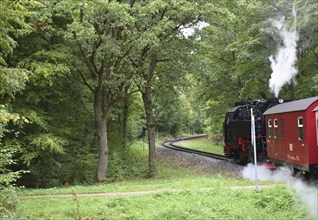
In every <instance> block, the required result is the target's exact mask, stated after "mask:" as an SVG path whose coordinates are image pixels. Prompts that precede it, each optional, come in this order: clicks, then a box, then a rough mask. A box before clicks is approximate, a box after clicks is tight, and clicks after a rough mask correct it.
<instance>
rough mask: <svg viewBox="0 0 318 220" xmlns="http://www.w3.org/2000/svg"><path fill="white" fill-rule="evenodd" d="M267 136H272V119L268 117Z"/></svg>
mask: <svg viewBox="0 0 318 220" xmlns="http://www.w3.org/2000/svg"><path fill="white" fill-rule="evenodd" d="M268 137H269V138H271V137H272V119H268Z"/></svg>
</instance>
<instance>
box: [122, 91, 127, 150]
mask: <svg viewBox="0 0 318 220" xmlns="http://www.w3.org/2000/svg"><path fill="white" fill-rule="evenodd" d="M128 88H129V86H127V87H126V88H125V93H126V96H125V97H124V106H123V120H122V143H123V147H126V144H127V122H128V113H129V97H128V96H127V93H128Z"/></svg>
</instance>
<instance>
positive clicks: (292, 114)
mask: <svg viewBox="0 0 318 220" xmlns="http://www.w3.org/2000/svg"><path fill="white" fill-rule="evenodd" d="M263 102H264V101H263ZM243 104H244V103H243ZM245 107H246V108H251V107H253V106H251V105H248V106H245ZM240 108H242V106H240V107H237V106H236V107H234V108H233V109H231V110H230V111H229V112H228V113H227V115H226V118H225V122H224V154H225V156H228V157H231V158H233V159H236V160H237V159H238V158H239V159H240V162H241V163H242V162H245V163H247V162H249V161H250V159H248V158H246V156H245V155H247V154H248V152H247V150H248V151H250V152H249V154H250V153H251V147H250V141H249V140H250V135H247V134H249V132H250V127H249V126H248V123H250V119H249V118H247V119H246V118H245V119H242V120H240V119H234V120H232V121H229V116H232V115H235V114H236V113H237V110H238V109H240ZM260 110H261V112H262V114H261V115H262V117H264V118H265V119H264V120H260V121H259V124H258V129H259V130H260V131H262V130H264V131H266V134H264V132H260V133H259V134H261V135H257V134H256V136H258V143H257V144H256V145H257V151H258V152H257V154H258V157H259V158H260V159H263V161H269V162H270V163H272V164H280V165H287V166H289V167H291V168H293V169H294V170H295V171H303V172H305V173H307V174H309V175H315V176H318V96H316V97H312V98H307V99H300V100H296V101H290V102H285V103H281V104H279V103H278V102H276V103H275V102H274V103H273V104H271V105H269V106H268V108H262V109H260ZM262 117H258V118H259V119H262ZM230 119H232V118H230ZM256 133H257V132H256ZM241 134H242V135H241ZM242 140H243V143H242ZM241 155H244V156H245V157H244V160H241ZM260 155H261V156H260Z"/></svg>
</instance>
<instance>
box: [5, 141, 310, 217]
mask: <svg viewBox="0 0 318 220" xmlns="http://www.w3.org/2000/svg"><path fill="white" fill-rule="evenodd" d="M133 148H136V149H134V150H135V152H136V155H142V157H144V156H146V155H147V152H144V150H143V149H142V148H140V146H137V145H135V146H133ZM137 159H138V158H137ZM138 160H140V161H143V162H142V163H146V162H147V160H146V158H139V159H138ZM135 162H136V163H137V164H134V165H135V166H140V165H139V164H138V163H139V162H138V161H135ZM142 169H144V168H142ZM143 176H145V175H136V176H135V177H131V176H129V178H127V179H124V180H121V181H117V182H112V183H103V184H96V185H89V186H84V185H82V186H80V185H79V186H69V187H60V188H51V189H33V190H30V189H21V190H18V191H17V194H18V195H21V196H25V195H53V194H73V193H74V194H80V193H99V192H100V193H101V192H131V191H147V190H157V191H160V192H157V193H154V194H148V195H139V196H112V197H95V198H94V197H79V196H73V198H53V197H46V198H36V199H35V198H23V199H22V198H16V199H15V204H16V209H15V211H14V212H13V213H12V214H13V215H14V216H15V217H12V218H21V219H145V220H146V219H160V220H161V219H264V220H265V219H266V220H267V219H279V220H280V219H291V220H293V219H306V218H307V219H309V218H308V217H307V215H306V214H305V212H304V210H303V209H301V208H300V206H298V205H296V203H298V200H297V199H294V197H293V191H291V190H289V189H286V188H285V187H284V186H278V187H276V188H273V189H262V190H260V192H259V193H256V192H255V191H254V190H243V189H241V190H239V189H236V190H231V189H225V188H224V187H226V186H244V185H253V184H254V182H252V181H249V180H244V179H238V178H234V177H233V176H230V175H225V174H217V175H211V174H206V173H203V172H202V171H199V170H196V169H194V168H183V167H180V166H179V165H177V164H176V165H174V164H168V163H166V162H158V164H157V175H156V176H155V177H153V178H144V177H143ZM260 184H266V182H261V183H260ZM202 189H204V190H202ZM0 218H1V214H0Z"/></svg>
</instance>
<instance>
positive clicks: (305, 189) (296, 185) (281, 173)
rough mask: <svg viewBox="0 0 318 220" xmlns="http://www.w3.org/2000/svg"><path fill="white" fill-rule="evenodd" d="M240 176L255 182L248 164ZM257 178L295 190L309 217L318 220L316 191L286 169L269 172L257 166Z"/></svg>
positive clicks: (253, 169) (252, 166)
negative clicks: (279, 183)
mask: <svg viewBox="0 0 318 220" xmlns="http://www.w3.org/2000/svg"><path fill="white" fill-rule="evenodd" d="M242 176H243V177H244V178H246V179H250V180H255V167H254V164H252V163H250V164H248V165H247V166H246V167H245V168H244V169H243V171H242ZM257 176H258V179H260V180H273V181H277V182H283V183H286V184H287V185H288V186H289V187H291V188H292V189H294V190H295V192H296V194H297V196H298V197H299V198H300V199H301V201H302V202H303V204H304V205H305V206H306V209H307V210H308V212H309V214H310V216H311V217H312V218H313V219H318V189H317V188H315V187H312V186H309V185H307V184H306V183H304V182H302V181H301V180H300V179H298V178H296V177H293V176H291V175H290V170H289V169H288V168H287V167H280V168H279V169H277V170H275V171H270V170H268V169H267V168H265V167H262V166H257Z"/></svg>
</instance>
